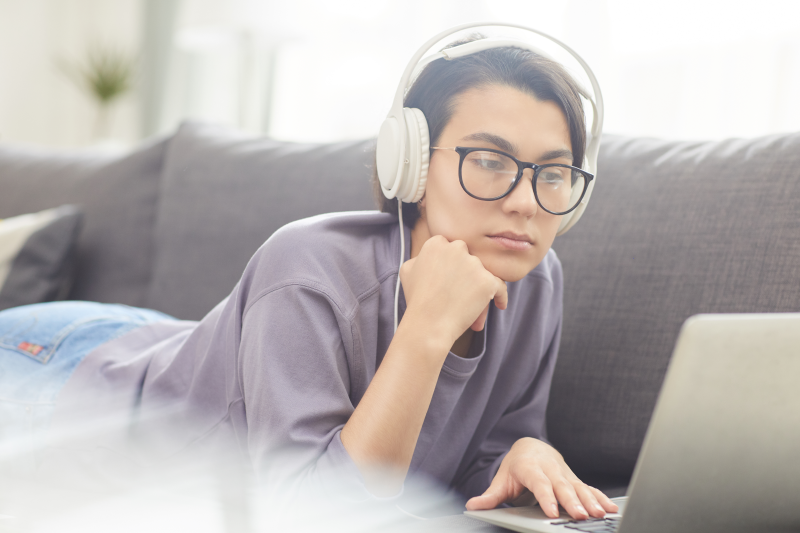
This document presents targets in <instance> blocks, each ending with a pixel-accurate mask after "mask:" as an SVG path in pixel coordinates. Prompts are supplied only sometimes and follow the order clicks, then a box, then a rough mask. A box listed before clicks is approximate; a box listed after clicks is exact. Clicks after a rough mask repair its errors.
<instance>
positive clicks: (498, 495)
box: [467, 473, 510, 511]
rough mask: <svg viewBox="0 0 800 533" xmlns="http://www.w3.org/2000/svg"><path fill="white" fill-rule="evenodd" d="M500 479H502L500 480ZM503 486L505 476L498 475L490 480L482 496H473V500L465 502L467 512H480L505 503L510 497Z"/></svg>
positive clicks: (504, 484)
mask: <svg viewBox="0 0 800 533" xmlns="http://www.w3.org/2000/svg"><path fill="white" fill-rule="evenodd" d="M501 477H502V478H503V479H500V478H501ZM505 486H506V483H505V476H504V475H503V474H501V473H498V474H497V475H496V476H495V477H494V479H493V480H492V483H491V484H490V485H489V488H488V489H486V491H485V492H484V493H483V494H481V495H480V496H475V497H474V498H470V499H469V500H468V501H467V510H468V511H482V510H484V509H494V508H495V507H497V506H498V505H500V504H501V503H503V502H504V501H506V500H507V499H508V498H509V496H510V495H509V494H507V492H508V491H507V489H505V488H504V487H505Z"/></svg>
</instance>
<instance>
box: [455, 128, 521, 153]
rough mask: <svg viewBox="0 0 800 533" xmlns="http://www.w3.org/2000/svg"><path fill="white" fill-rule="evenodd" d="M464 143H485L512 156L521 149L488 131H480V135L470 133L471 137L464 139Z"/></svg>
mask: <svg viewBox="0 0 800 533" xmlns="http://www.w3.org/2000/svg"><path fill="white" fill-rule="evenodd" d="M461 140H462V141H483V142H487V143H490V144H493V145H495V146H497V147H498V148H499V149H501V150H503V151H504V152H508V153H510V154H512V155H517V152H519V149H518V148H517V146H516V145H515V144H514V143H512V142H511V141H508V140H506V139H504V138H502V137H500V136H499V135H495V134H494V133H489V132H486V131H479V132H478V133H470V134H469V135H467V136H465V137H462V138H461Z"/></svg>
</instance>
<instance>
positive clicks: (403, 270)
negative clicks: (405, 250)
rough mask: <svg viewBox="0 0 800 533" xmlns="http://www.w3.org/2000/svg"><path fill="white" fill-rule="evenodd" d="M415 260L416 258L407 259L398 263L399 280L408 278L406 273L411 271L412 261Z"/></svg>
mask: <svg viewBox="0 0 800 533" xmlns="http://www.w3.org/2000/svg"><path fill="white" fill-rule="evenodd" d="M416 260H417V259H416V258H414V259H409V260H408V261H406V262H405V263H403V264H402V265H400V282H402V281H403V279H405V278H408V274H409V273H410V272H411V269H412V268H414V261H416Z"/></svg>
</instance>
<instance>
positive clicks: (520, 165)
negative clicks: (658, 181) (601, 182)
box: [431, 146, 594, 215]
mask: <svg viewBox="0 0 800 533" xmlns="http://www.w3.org/2000/svg"><path fill="white" fill-rule="evenodd" d="M431 150H453V151H455V152H456V153H458V155H459V157H460V159H459V161H458V181H459V183H461V188H462V189H464V192H465V193H467V194H468V195H469V196H471V197H472V198H475V199H476V200H483V201H484V202H493V201H495V200H500V199H501V198H505V197H506V196H508V195H509V194H510V193H511V191H513V190H514V188H515V187H516V186H517V184H518V183H519V182H520V180H521V179H522V173H523V172H524V171H525V169H526V168H530V169H531V170H533V179H532V180H531V186H532V187H533V196H534V197H535V198H536V203H537V204H539V207H541V208H542V209H544V210H545V211H547V212H548V213H550V214H551V215H566V214H567V213H569V212H571V211H574V210H575V209H576V208H577V207H578V206H579V205H581V200H583V197H584V196H585V195H586V191H587V190H588V188H589V183H590V182H591V181H592V180H593V179H594V174H591V173H589V172H586V171H585V170H583V169H580V168H578V167H573V166H572V165H563V164H561V163H548V164H546V165H537V164H536V163H527V162H525V161H520V160H519V159H517V158H516V157H514V156H513V155H511V154H509V153H507V152H503V151H502V150H495V149H494V148H470V147H466V146H456V147H455V148H446V147H441V146H433V147H431ZM472 152H493V153H495V154H500V155H504V156H506V157H508V158H510V159H511V160H512V161H514V162H515V163H516V164H517V176H516V177H515V178H514V183H512V184H511V187H509V188H508V190H507V191H506V192H504V193H503V194H501V195H500V196H496V197H494V198H481V197H480V196H475V195H474V194H472V193H471V192H469V191H468V190H467V187H466V186H465V185H464V178H463V176H462V175H461V168H462V167H463V166H464V159H466V157H467V154H470V153H472ZM552 167H559V168H569V169H571V170H572V171H577V172H580V173H581V174H583V175H584V176H585V177H586V179H585V180H584V182H583V190H582V191H581V196H580V198H578V201H577V202H576V203H575V205H574V206H572V207H570V208H569V209H567V210H566V211H564V212H562V213H556V212H553V211H550V210H549V209H547V208H546V207H545V206H543V205H542V202H541V201H540V200H539V194H538V193H537V192H536V180H537V179H538V178H539V173H540V172H541V171H542V169H545V168H552Z"/></svg>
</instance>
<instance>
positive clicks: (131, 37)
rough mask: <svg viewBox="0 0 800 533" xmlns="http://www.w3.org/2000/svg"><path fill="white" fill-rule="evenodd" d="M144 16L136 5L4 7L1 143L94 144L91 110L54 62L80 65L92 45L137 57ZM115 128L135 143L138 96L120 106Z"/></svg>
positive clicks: (91, 2) (29, 0)
mask: <svg viewBox="0 0 800 533" xmlns="http://www.w3.org/2000/svg"><path fill="white" fill-rule="evenodd" d="M139 16H140V9H139V1H138V0H0V142H3V141H13V142H20V143H32V144H43V145H48V146H53V147H74V146H84V145H87V144H91V143H92V142H93V141H94V139H93V129H94V120H95V117H96V109H95V107H94V104H93V102H92V100H90V98H89V97H88V96H87V95H86V94H85V93H83V92H81V91H80V90H79V89H78V88H77V87H76V86H75V85H74V84H73V83H72V82H71V81H70V80H68V79H67V77H66V76H65V75H64V74H63V73H62V72H61V71H60V70H59V68H58V67H57V61H59V60H61V59H63V60H67V61H80V60H82V59H83V58H84V57H85V53H86V49H87V46H89V45H90V44H91V43H94V42H101V43H106V44H108V45H112V46H115V47H120V48H124V49H126V50H130V51H132V52H135V51H136V49H137V47H138V39H139V34H140V29H139ZM111 128H112V135H113V136H114V137H116V138H117V139H120V140H123V141H129V142H131V141H134V140H135V139H137V137H138V130H139V128H138V113H137V109H136V100H135V97H133V96H128V97H125V98H124V99H123V100H120V101H119V102H118V103H117V105H116V106H115V108H114V110H113V112H112V122H111Z"/></svg>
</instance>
